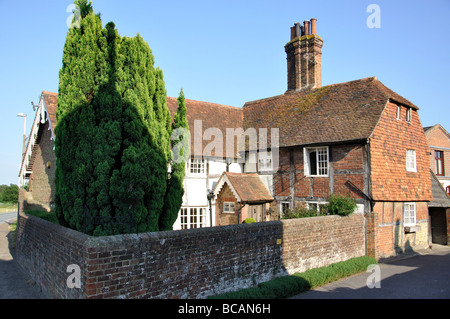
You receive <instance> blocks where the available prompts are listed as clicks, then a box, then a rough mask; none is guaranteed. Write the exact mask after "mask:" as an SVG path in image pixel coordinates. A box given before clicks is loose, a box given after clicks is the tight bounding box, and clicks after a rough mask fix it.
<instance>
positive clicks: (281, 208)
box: [280, 201, 291, 217]
mask: <svg viewBox="0 0 450 319" xmlns="http://www.w3.org/2000/svg"><path fill="white" fill-rule="evenodd" d="M283 205H287V207H288V209H289V210H290V209H291V202H290V201H280V217H283V215H284V214H285V212H284V210H283Z"/></svg>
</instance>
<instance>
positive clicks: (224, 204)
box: [222, 201, 236, 214]
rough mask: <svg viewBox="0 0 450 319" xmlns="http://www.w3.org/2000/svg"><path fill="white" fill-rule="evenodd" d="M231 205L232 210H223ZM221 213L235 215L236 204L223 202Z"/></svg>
mask: <svg viewBox="0 0 450 319" xmlns="http://www.w3.org/2000/svg"><path fill="white" fill-rule="evenodd" d="M231 205H233V210H225V207H226V206H228V207H230V206H231ZM222 213H224V214H234V213H236V203H235V202H227V201H224V202H223V203H222Z"/></svg>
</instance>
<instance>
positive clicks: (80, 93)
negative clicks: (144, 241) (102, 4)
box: [55, 0, 182, 235]
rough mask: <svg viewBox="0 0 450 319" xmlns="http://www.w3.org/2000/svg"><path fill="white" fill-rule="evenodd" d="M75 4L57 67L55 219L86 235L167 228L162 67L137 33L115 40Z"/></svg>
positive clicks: (86, 8)
mask: <svg viewBox="0 0 450 319" xmlns="http://www.w3.org/2000/svg"><path fill="white" fill-rule="evenodd" d="M75 3H76V5H77V6H78V7H79V9H80V12H81V21H80V26H79V27H74V28H71V29H70V30H69V33H68V35H67V39H66V44H65V47H64V54H63V66H62V68H61V70H60V86H59V96H58V113H57V120H58V122H57V128H56V142H55V151H56V155H57V171H56V196H55V204H56V213H57V216H58V219H59V220H60V223H61V224H64V225H67V226H69V227H71V228H74V229H77V230H80V231H84V232H86V233H88V234H94V235H110V234H119V233H129V232H143V231H157V230H159V228H160V224H161V225H162V224H164V225H165V227H166V228H170V227H171V225H170V227H169V226H168V225H167V222H165V223H160V218H165V217H164V216H166V215H167V214H166V213H165V212H164V205H165V198H166V197H167V196H166V191H168V189H170V187H169V188H168V187H167V185H168V181H170V178H169V176H168V169H167V168H168V162H169V159H170V131H171V126H170V122H171V118H170V113H169V109H168V108H167V97H166V89H165V83H164V79H163V74H162V70H160V69H155V68H154V57H153V54H152V52H151V49H150V48H149V46H148V44H147V43H146V42H145V41H144V40H143V39H142V37H140V36H139V34H138V35H137V36H135V37H132V38H129V37H123V38H122V37H121V36H120V35H119V34H118V32H117V30H116V29H115V26H114V23H112V22H110V23H108V24H107V25H106V26H105V28H103V27H102V23H101V20H100V16H99V15H95V14H94V12H93V9H92V6H91V3H87V1H86V0H77V1H75ZM181 196H182V194H181ZM178 209H179V207H178ZM87 217H88V218H87ZM94 218H96V220H100V221H101V222H96V223H93V222H92V221H93V220H94ZM108 220H110V221H112V220H114V222H107V221H108ZM171 220H172V219H171ZM173 221H174V220H173ZM172 224H173V222H172Z"/></svg>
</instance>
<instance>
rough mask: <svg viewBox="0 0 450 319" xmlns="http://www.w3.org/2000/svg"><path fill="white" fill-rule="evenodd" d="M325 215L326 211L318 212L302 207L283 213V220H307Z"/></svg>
mask: <svg viewBox="0 0 450 319" xmlns="http://www.w3.org/2000/svg"><path fill="white" fill-rule="evenodd" d="M324 215H326V212H325V211H324V210H322V211H319V212H318V211H317V210H316V209H313V208H306V206H303V205H302V206H299V207H296V208H294V209H290V210H288V211H287V212H285V213H283V216H282V217H281V219H292V218H305V217H315V216H324Z"/></svg>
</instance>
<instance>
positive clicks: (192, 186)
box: [173, 160, 242, 230]
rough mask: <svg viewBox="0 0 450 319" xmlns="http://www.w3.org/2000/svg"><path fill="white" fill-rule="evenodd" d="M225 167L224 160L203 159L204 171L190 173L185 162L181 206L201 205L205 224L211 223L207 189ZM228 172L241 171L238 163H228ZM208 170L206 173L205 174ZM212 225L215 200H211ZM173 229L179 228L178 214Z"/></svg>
mask: <svg viewBox="0 0 450 319" xmlns="http://www.w3.org/2000/svg"><path fill="white" fill-rule="evenodd" d="M226 169H227V164H226V163H225V161H224V160H205V173H203V174H192V173H190V172H189V163H187V164H186V176H185V178H184V195H183V204H182V205H181V207H182V208H190V207H202V208H205V209H206V226H207V227H209V226H210V225H211V219H210V215H211V214H210V210H209V203H208V198H207V194H208V190H213V189H214V187H215V186H216V183H217V182H218V181H219V178H220V176H221V175H222V173H223V172H225V171H226ZM228 171H229V172H235V173H241V172H242V169H241V165H240V164H238V163H233V164H230V165H229V167H228ZM206 172H208V175H207V174H206ZM211 204H212V205H211V206H212V219H213V226H214V225H215V201H214V199H213V200H212V201H211ZM173 229H174V230H176V229H181V220H180V214H179V213H178V218H177V220H176V221H175V223H174V225H173Z"/></svg>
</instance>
